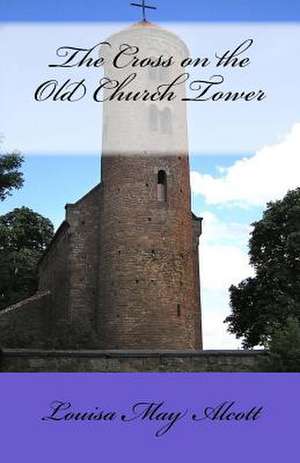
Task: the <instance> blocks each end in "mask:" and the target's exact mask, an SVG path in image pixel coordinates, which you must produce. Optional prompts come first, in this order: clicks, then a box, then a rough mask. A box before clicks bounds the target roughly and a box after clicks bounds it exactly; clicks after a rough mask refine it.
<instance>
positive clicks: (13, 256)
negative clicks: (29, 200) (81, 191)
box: [0, 207, 53, 309]
mask: <svg viewBox="0 0 300 463" xmlns="http://www.w3.org/2000/svg"><path fill="white" fill-rule="evenodd" d="M52 237H53V225H52V223H51V222H50V220H49V219H46V218H45V217H43V216H41V215H40V214H37V213H36V212H34V211H32V210H31V209H28V208H26V207H22V208H20V209H14V210H13V211H12V212H9V213H8V214H5V215H3V216H0V309H1V308H4V307H7V306H8V305H10V304H13V303H15V302H18V301H19V300H21V299H24V298H26V297H29V296H31V295H32V294H33V293H34V292H35V291H36V289H37V283H38V279H37V264H38V261H39V259H40V258H41V256H42V254H43V252H44V250H45V249H46V248H47V246H48V245H49V243H50V241H51V239H52Z"/></svg>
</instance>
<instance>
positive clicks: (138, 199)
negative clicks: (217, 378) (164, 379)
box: [97, 21, 202, 350]
mask: <svg viewBox="0 0 300 463" xmlns="http://www.w3.org/2000/svg"><path fill="white" fill-rule="evenodd" d="M107 41H108V42H109V43H110V45H111V46H110V47H105V50H102V53H106V66H105V79H106V82H107V83H106V85H105V90H104V98H105V102H104V106H103V150H102V163H101V169H102V173H101V177H102V179H101V184H102V206H101V212H100V230H99V231H100V234H99V236H100V239H99V284H98V288H99V292H98V307H97V325H98V333H99V337H100V338H101V339H100V342H101V347H102V348H104V349H124V350H128V349H135V350H138V349H149V350H162V349H163V350H196V349H201V348H202V334H201V309H200V287H199V286H200V283H199V259H198V243H199V236H200V233H201V220H200V219H198V218H197V217H195V216H194V215H193V214H192V212H191V202H190V197H191V191H190V178H189V155H188V135H187V116H186V103H185V102H184V101H182V99H183V98H184V96H185V84H181V85H178V86H177V87H176V99H174V100H173V101H168V100H167V99H164V100H163V101H150V100H149V101H143V100H137V101H124V100H123V101H120V100H122V97H124V96H125V95H126V94H128V93H129V92H130V91H131V92H133V94H134V93H136V92H137V91H141V93H143V91H144V90H145V89H147V90H149V91H150V93H152V92H153V91H155V90H156V89H157V87H158V86H159V85H164V84H168V83H171V82H172V81H173V80H174V79H175V78H176V77H178V76H179V75H180V74H182V73H183V70H182V68H181V67H180V62H181V60H182V59H184V58H186V57H187V56H188V50H187V48H186V45H185V44H184V43H183V42H182V41H181V39H179V38H178V37H177V36H176V35H174V34H173V33H171V32H169V31H167V30H164V29H162V28H160V27H158V26H155V25H153V24H151V23H149V22H147V21H142V22H140V23H138V24H136V25H134V26H131V27H130V28H128V29H125V30H123V31H121V32H120V33H117V34H115V35H113V36H112V37H110V38H109V39H108V40H107ZM120 51H122V53H121V54H120V57H119V59H118V62H117V66H118V68H116V66H113V65H112V62H113V58H114V57H115V56H116V55H117V53H118V52H120ZM160 56H162V57H164V61H166V60H167V58H169V57H170V56H173V58H174V60H173V64H172V65H171V66H168V67H163V66H156V67H155V66H154V67H152V66H149V65H148V66H147V65H146V63H147V62H149V58H150V59H151V60H152V61H153V62H155V61H157V60H158V59H159V57H160ZM135 58H138V60H139V64H138V65H136V66H132V64H133V63H136V59H135ZM143 60H144V61H143ZM147 60H148V61H147ZM140 64H141V65H140ZM133 74H136V76H135V79H134V80H133V81H132V82H131V84H129V85H127V86H124V87H122V89H117V82H116V81H118V82H119V84H120V83H122V82H124V81H126V79H127V78H128V76H131V78H132V75H133ZM108 79H110V80H111V81H110V83H109V82H108ZM103 82H105V81H103ZM163 88H165V87H162V89H163ZM113 92H116V93H115V95H114V99H110V97H111V95H112V93H113ZM122 92H124V94H122V95H121V93H122Z"/></svg>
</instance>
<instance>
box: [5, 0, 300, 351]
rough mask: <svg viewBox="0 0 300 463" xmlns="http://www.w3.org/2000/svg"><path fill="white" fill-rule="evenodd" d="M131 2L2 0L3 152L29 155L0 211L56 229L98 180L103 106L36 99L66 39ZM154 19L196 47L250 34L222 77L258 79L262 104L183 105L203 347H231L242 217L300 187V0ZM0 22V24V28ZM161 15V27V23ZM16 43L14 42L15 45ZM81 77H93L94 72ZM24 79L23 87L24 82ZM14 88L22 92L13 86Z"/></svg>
mask: <svg viewBox="0 0 300 463" xmlns="http://www.w3.org/2000/svg"><path fill="white" fill-rule="evenodd" d="M129 3H130V1H129V0H110V1H107V2H106V1H105V2H104V1H102V2H100V0H98V1H96V0H86V1H84V2H81V1H76V2H74V0H72V1H71V0H63V1H54V0H52V1H50V0H49V1H46V2H45V1H44V2H40V1H39V2H37V1H33V0H27V1H21V0H19V1H16V0H0V58H1V61H0V63H1V64H0V66H1V67H2V66H3V64H5V66H3V68H1V72H0V107H1V108H3V107H4V111H3V109H1V114H5V118H2V117H1V115H0V134H3V135H4V148H7V149H20V150H21V152H22V153H23V154H24V155H25V163H24V169H23V170H24V176H25V185H24V188H23V189H22V190H20V191H17V192H15V193H14V194H13V196H12V197H10V198H9V199H7V200H6V201H5V202H3V203H1V204H0V214H3V213H6V212H8V211H10V210H12V209H13V208H15V207H20V206H23V205H26V206H28V207H31V208H32V209H34V210H35V211H37V212H39V213H41V214H43V215H45V216H47V217H49V218H50V219H51V220H52V221H53V222H54V224H55V226H56V227H57V226H58V225H59V224H60V222H61V221H62V220H63V218H64V206H65V204H66V203H72V202H75V201H76V200H78V199H79V198H80V197H81V196H82V195H84V194H85V193H86V192H87V191H88V190H89V189H91V188H92V187H93V186H94V185H95V184H96V183H98V181H99V180H100V152H101V136H99V133H100V132H101V130H100V128H101V124H102V120H101V108H100V107H98V106H97V105H95V104H94V105H93V104H91V103H90V102H88V101H86V102H84V103H82V104H81V103H79V104H78V105H77V106H76V109H77V110H75V111H74V109H73V107H72V108H70V107H68V106H67V105H59V106H58V105H55V104H51V103H49V104H48V102H47V103H46V104H45V105H41V104H36V103H34V102H33V98H32V92H33V89H34V87H35V86H36V85H37V83H38V82H40V81H42V80H45V79H46V78H47V77H48V75H50V74H49V69H48V67H47V65H48V63H49V62H50V61H51V60H52V59H53V56H54V55H55V50H56V47H57V46H59V45H62V43H68V44H71V45H72V44H73V43H76V40H77V37H79V40H80V43H81V42H82V41H83V40H85V43H86V44H90V45H93V44H94V43H96V42H95V40H98V38H100V39H104V38H106V36H107V34H108V33H109V32H110V31H111V29H112V30H119V29H120V28H122V27H125V26H126V24H128V23H131V22H136V21H137V20H138V19H139V18H140V13H139V11H136V9H135V8H132V7H130V6H129ZM150 3H151V4H153V5H155V6H158V7H159V9H158V11H156V12H150V15H149V18H150V19H151V20H152V21H153V22H158V23H160V24H161V23H164V24H163V25H164V26H165V27H168V28H170V29H171V30H173V31H174V32H176V33H178V34H179V35H181V37H182V38H183V39H184V40H185V41H186V42H187V43H188V45H189V47H190V49H191V51H192V53H193V54H194V55H196V54H197V53H205V52H209V51H210V52H211V51H213V50H216V49H217V47H219V46H220V47H221V46H223V44H224V46H225V47H226V46H228V47H230V46H233V44H234V43H235V41H236V42H238V41H239V40H241V38H247V37H250V36H251V37H253V38H255V41H256V43H255V48H254V50H253V55H252V59H253V64H251V67H250V68H249V70H247V72H246V73H244V74H242V75H240V74H237V73H232V75H231V74H230V75H229V78H230V79H231V81H232V82H233V83H234V85H235V86H236V87H237V88H238V87H244V86H245V85H247V86H251V85H254V86H255V87H256V86H261V85H263V86H265V87H266V89H267V91H268V95H269V96H268V99H267V101H266V103H264V104H263V105H261V106H258V105H251V106H250V105H243V104H239V105H238V106H234V105H222V104H217V105H216V104H212V105H210V104H207V105H205V106H197V107H196V106H195V105H194V106H190V108H189V132H190V150H191V154H192V156H191V184H192V205H193V210H194V212H195V213H196V214H197V215H199V216H203V217H204V233H203V237H202V238H201V246H200V249H201V253H200V256H201V275H202V303H203V325H204V346H205V348H235V347H237V346H239V343H238V342H237V341H236V340H235V339H234V337H233V336H230V335H229V334H227V333H226V328H225V326H224V325H223V323H222V321H223V319H224V318H225V317H226V315H228V313H229V305H228V291H227V290H228V287H229V286H230V284H232V283H234V284H236V283H238V282H239V281H241V280H242V279H243V278H245V277H247V276H249V275H251V272H252V270H251V268H250V267H249V265H248V256H247V242H248V238H249V232H250V230H251V229H250V224H251V223H252V222H253V221H255V220H257V219H259V218H260V216H261V214H262V211H263V209H264V207H265V205H266V202H267V201H270V200H274V199H277V198H281V197H283V195H284V194H285V193H286V192H287V190H288V189H289V188H294V187H296V186H298V185H299V180H298V177H299V171H300V162H299V155H300V115H299V107H300V94H299V91H298V81H299V79H298V75H299V73H300V64H299V63H298V56H300V23H298V21H300V2H299V1H296V0H294V1H292V0H287V1H285V2H282V1H279V0H275V1H269V0H268V1H258V0H254V1H248V0H247V1H244V0H234V1H233V0H229V1H224V0H217V1H214V2H213V3H209V2H202V1H198V0H197V1H196V0H193V1H187V2H179V1H170V0H163V1H158V0H157V1H156V0H153V2H150ZM1 22H2V24H1ZM166 23H167V24H166ZM20 44H22V46H20ZM88 78H89V79H91V80H92V79H93V78H94V77H93V76H92V75H90V76H89V77H88ZM20 83H21V84H20ZM16 89H18V91H16Z"/></svg>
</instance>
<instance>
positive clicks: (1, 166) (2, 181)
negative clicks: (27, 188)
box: [0, 153, 24, 201]
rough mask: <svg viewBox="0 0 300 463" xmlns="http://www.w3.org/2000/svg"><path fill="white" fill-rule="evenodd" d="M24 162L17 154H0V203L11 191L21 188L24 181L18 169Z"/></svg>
mask: <svg viewBox="0 0 300 463" xmlns="http://www.w3.org/2000/svg"><path fill="white" fill-rule="evenodd" d="M23 162H24V159H23V157H22V156H21V155H20V154H18V153H12V154H0V201H3V200H4V199H5V198H6V197H7V196H9V195H10V194H11V190H13V189H19V188H21V187H22V185H23V183H24V180H23V174H22V173H21V172H20V170H19V169H20V167H21V166H22V164H23Z"/></svg>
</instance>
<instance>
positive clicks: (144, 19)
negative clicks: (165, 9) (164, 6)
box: [130, 0, 157, 22]
mask: <svg viewBox="0 0 300 463" xmlns="http://www.w3.org/2000/svg"><path fill="white" fill-rule="evenodd" d="M130 5H132V6H137V7H138V8H142V9H143V21H145V22H146V21H147V19H146V10H157V8H156V6H150V5H146V3H145V0H142V3H130Z"/></svg>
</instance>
